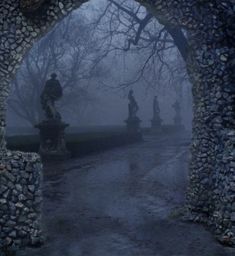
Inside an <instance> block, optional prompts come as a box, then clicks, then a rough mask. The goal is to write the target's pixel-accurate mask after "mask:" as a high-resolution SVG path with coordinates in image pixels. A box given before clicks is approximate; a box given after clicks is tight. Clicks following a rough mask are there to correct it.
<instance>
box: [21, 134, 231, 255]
mask: <svg viewBox="0 0 235 256" xmlns="http://www.w3.org/2000/svg"><path fill="white" fill-rule="evenodd" d="M188 151H189V138H188V137H187V136H186V135H184V136H177V137H176V138H175V137H162V138H160V137H153V136H152V137H151V136H148V137H146V138H145V141H144V142H143V143H138V144H134V145H129V146H126V147H122V148H117V149H113V150H110V151H106V152H103V153H100V154H96V155H91V156H87V157H84V158H81V159H73V160H71V161H67V162H65V163H63V164H61V163H60V164H57V165H56V164H53V165H48V166H46V167H45V170H44V176H45V183H44V197H45V200H44V202H45V203H44V209H43V223H44V229H45V234H46V236H47V237H46V243H45V245H44V246H43V247H42V248H38V249H28V250H26V251H24V252H23V251H22V252H21V253H20V255H21V256H26V255H30V256H39V255H40V256H67V255H68V256H118V255H122V256H176V255H177V256H222V255H223V256H229V255H231V256H232V255H234V254H233V253H234V251H232V249H229V248H224V247H222V246H221V245H219V244H218V243H217V242H215V241H214V239H213V237H212V236H211V234H210V233H209V232H208V231H206V230H205V229H204V228H203V227H202V226H200V225H195V224H192V223H186V222H182V221H181V220H180V219H179V218H176V217H175V215H177V214H175V213H176V212H177V209H178V208H179V207H182V206H183V204H184V201H185V192H186V185H187V174H188V173H187V172H188V156H189V152H188Z"/></svg>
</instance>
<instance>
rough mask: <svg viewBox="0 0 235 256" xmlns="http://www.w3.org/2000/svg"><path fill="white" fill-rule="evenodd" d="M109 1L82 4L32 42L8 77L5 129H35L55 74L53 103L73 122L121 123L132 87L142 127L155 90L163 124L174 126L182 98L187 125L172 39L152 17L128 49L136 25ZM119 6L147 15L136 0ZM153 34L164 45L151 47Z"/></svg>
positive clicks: (187, 90)
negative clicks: (57, 93)
mask: <svg viewBox="0 0 235 256" xmlns="http://www.w3.org/2000/svg"><path fill="white" fill-rule="evenodd" d="M111 2H112V1H111ZM116 2H117V3H120V1H116ZM98 3H99V4H98ZM107 3H108V1H98V0H93V1H90V2H89V3H88V4H84V5H83V6H82V8H80V9H79V10H77V11H74V12H73V13H72V14H71V15H69V17H67V18H65V19H64V20H63V21H62V22H61V23H60V24H57V26H56V27H55V28H54V29H53V31H52V32H50V33H49V34H47V35H46V36H45V37H43V38H42V39H41V40H40V41H39V42H38V43H36V44H35V45H34V47H33V48H32V49H31V51H30V52H29V53H28V54H27V56H26V57H25V59H24V62H23V64H22V65H21V67H20V69H19V71H18V73H17V76H16V79H15V80H14V81H13V82H12V92H11V95H10V97H9V101H8V104H9V107H8V114H7V126H8V127H9V128H10V127H19V126H21V127H33V125H34V124H36V123H37V122H39V121H40V120H42V118H43V113H42V111H41V106H40V93H41V91H42V89H43V86H44V85H45V82H46V80H47V79H48V78H49V77H50V74H51V73H52V72H56V73H58V78H59V80H60V81H61V84H62V86H63V87H64V97H63V99H62V100H61V101H59V102H58V108H59V110H60V112H61V113H62V116H63V120H64V121H65V122H68V123H69V124H70V125H71V126H76V127H78V126H100V125H102V126H103V125H104V126H105V125H124V120H125V119H126V118H127V115H128V99H127V94H128V91H129V90H130V89H133V90H134V94H135V97H136V100H137V102H138V104H139V107H140V110H139V114H138V115H139V117H140V118H141V120H142V126H144V127H148V126H150V120H151V118H152V103H153V97H154V96H155V95H157V96H158V99H159V105H160V110H161V118H162V120H163V123H164V124H173V117H174V110H173V108H172V104H173V103H174V102H175V100H179V101H180V104H181V109H182V118H183V124H184V125H185V127H186V128H187V129H191V120H192V97H191V85H190V83H189V81H188V79H187V76H186V72H185V67H184V63H183V60H182V58H181V56H180V54H179V53H178V50H177V49H176V47H174V44H173V43H172V42H171V41H172V39H171V38H170V36H169V35H167V34H166V33H165V32H164V31H161V30H162V26H161V25H159V24H158V23H157V22H156V21H155V20H153V21H151V22H150V23H149V25H148V26H147V27H146V29H145V31H143V33H142V37H143V39H140V40H139V42H138V44H136V45H135V44H132V45H131V47H129V49H127V48H128V44H129V42H131V41H133V38H135V33H136V31H137V30H138V24H136V23H135V19H133V18H132V17H129V16H128V15H127V14H126V13H125V12H123V11H120V10H118V6H116V5H115V4H113V3H110V2H109V3H108V4H109V5H110V6H108V4H107ZM123 6H124V7H125V8H127V9H128V10H132V11H133V13H135V14H136V13H137V15H138V18H139V19H142V18H143V17H144V16H145V15H146V11H145V10H144V9H143V8H139V6H138V5H137V4H136V3H134V1H129V0H127V1H124V5H123ZM110 17H111V18H110ZM135 26H137V27H136V28H135ZM131 27H132V28H131ZM127 28H129V29H127ZM155 35H158V36H159V38H160V40H159V42H160V43H161V40H162V41H164V40H165V42H167V43H166V44H165V45H164V47H162V45H160V43H157V44H155V45H153V43H152V42H151V41H150V40H152V38H154V36H155ZM159 38H158V39H159ZM153 47H155V48H153ZM159 47H160V48H159ZM161 48H162V49H161ZM163 48H164V49H163ZM153 49H155V52H154V51H153ZM156 49H157V50H156ZM147 60H148V62H147ZM146 62H147V64H146ZM165 63H166V64H165ZM145 64H146V65H145ZM144 65H145V67H143V66H144Z"/></svg>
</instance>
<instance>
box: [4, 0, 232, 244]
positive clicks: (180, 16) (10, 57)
mask: <svg viewBox="0 0 235 256" xmlns="http://www.w3.org/2000/svg"><path fill="white" fill-rule="evenodd" d="M87 1H88V0H2V1H1V3H0V39H1V41H0V223H1V230H0V231H1V232H0V233H1V236H0V247H1V246H9V245H22V244H28V243H36V242H38V241H39V240H40V236H41V231H40V204H41V195H40V182H41V180H40V173H41V164H40V159H39V158H38V156H37V155H35V154H23V153H20V152H9V151H8V150H7V148H6V145H5V139H4V130H5V114H6V113H5V110H6V109H5V108H6V99H7V96H8V93H9V89H10V88H9V82H10V80H11V79H12V77H13V76H14V74H15V72H16V70H17V68H18V66H19V65H20V63H21V60H22V58H23V56H24V54H25V53H26V51H27V50H29V49H30V47H31V46H32V45H33V42H34V41H35V40H37V39H38V38H39V37H41V36H42V35H43V34H45V33H46V32H47V31H48V30H49V29H50V28H52V26H53V25H54V24H55V23H56V22H58V21H59V20H60V19H61V18H63V17H64V16H66V15H67V14H68V13H69V12H70V11H72V10H73V9H75V8H78V7H79V6H80V5H81V4H82V3H84V2H87ZM138 2H140V3H141V4H142V5H144V6H145V7H146V8H147V9H148V10H149V11H150V12H152V13H153V14H154V15H155V16H156V17H157V18H158V19H159V20H161V21H163V22H165V23H169V24H171V25H173V26H180V27H182V28H184V29H185V31H187V38H188V42H189V45H190V54H189V57H188V59H187V68H188V73H189V76H190V79H191V82H192V84H193V98H194V106H193V109H194V120H193V139H192V146H191V152H192V159H191V167H190V169H191V171H190V177H189V178H190V184H189V188H188V195H187V197H188V205H187V206H188V210H189V212H190V213H191V216H192V218H193V219H194V220H195V221H198V222H204V223H206V224H208V225H210V226H211V228H212V230H213V231H214V232H215V234H216V235H217V236H218V238H219V239H221V240H222V241H223V242H225V243H231V242H234V233H235V229H234V223H235V157H234V155H235V148H234V144H235V130H234V127H235V85H234V82H235V77H234V75H235V61H234V58H235V45H234V42H235V15H234V13H235V10H234V0H230V1H229V0H227V1H221V0H213V1H203V0H138ZM20 230H23V232H20Z"/></svg>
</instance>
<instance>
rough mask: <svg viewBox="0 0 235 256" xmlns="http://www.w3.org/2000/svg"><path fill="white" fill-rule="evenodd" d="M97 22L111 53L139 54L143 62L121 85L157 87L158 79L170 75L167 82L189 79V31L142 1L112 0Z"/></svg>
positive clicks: (173, 82)
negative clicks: (159, 16)
mask: <svg viewBox="0 0 235 256" xmlns="http://www.w3.org/2000/svg"><path fill="white" fill-rule="evenodd" d="M94 23H95V24H96V26H97V30H98V31H99V33H100V34H101V35H102V36H103V37H102V38H103V40H106V49H107V51H108V52H109V53H113V52H116V51H122V52H124V53H123V54H125V56H127V54H130V55H136V56H137V57H138V58H139V59H141V61H139V63H143V64H142V65H141V66H139V67H138V68H137V72H136V74H135V76H134V77H133V78H132V79H128V80H127V81H126V82H124V83H122V84H120V85H119V86H121V87H124V88H125V87H127V86H130V85H133V84H135V83H137V82H140V81H141V82H143V83H144V84H145V86H146V85H147V86H156V84H154V83H155V82H154V81H161V79H162V80H163V81H164V79H166V78H168V80H167V81H165V84H175V83H179V82H182V80H183V79H186V78H187V76H186V70H185V67H184V61H185V60H187V58H188V48H189V47H188V41H187V37H186V35H185V33H184V32H183V31H182V30H181V29H179V28H174V27H170V26H169V25H168V24H164V23H163V22H162V21H161V20H156V18H153V16H152V14H150V13H148V12H147V11H146V9H145V8H143V7H141V5H139V4H138V3H136V2H133V1H129V0H108V1H107V4H106V5H105V6H104V7H103V9H102V10H100V15H99V16H98V18H97V19H96V21H95V22H94ZM119 55H120V54H119ZM172 56H176V58H174V59H173V58H172ZM179 73H181V74H182V75H181V76H179ZM176 78H177V79H178V78H179V79H178V81H176ZM159 84H160V82H159Z"/></svg>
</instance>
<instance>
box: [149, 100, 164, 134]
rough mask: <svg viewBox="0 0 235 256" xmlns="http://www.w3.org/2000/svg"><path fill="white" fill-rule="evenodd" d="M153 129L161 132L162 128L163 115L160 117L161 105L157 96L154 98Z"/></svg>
mask: <svg viewBox="0 0 235 256" xmlns="http://www.w3.org/2000/svg"><path fill="white" fill-rule="evenodd" d="M151 123H152V130H153V131H154V132H159V131H160V129H161V123H162V120H161V117H160V107H159V103H158V99H157V96H155V97H154V99H153V119H152V120H151Z"/></svg>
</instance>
